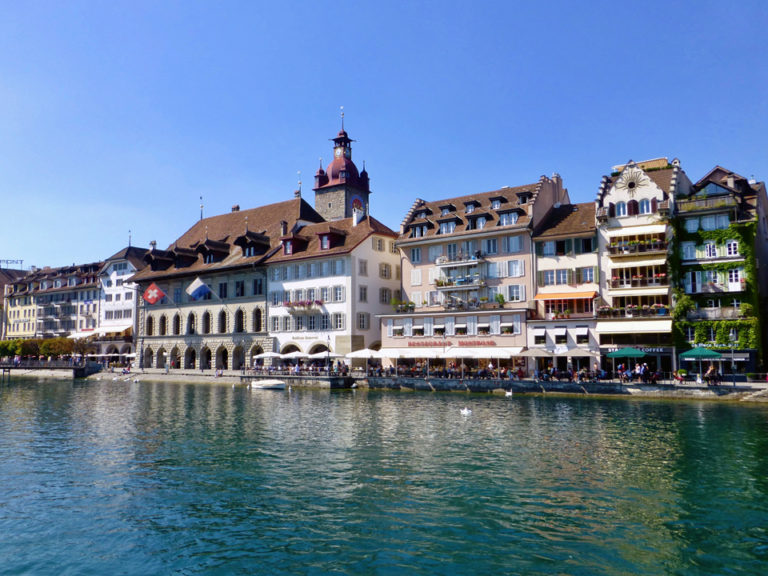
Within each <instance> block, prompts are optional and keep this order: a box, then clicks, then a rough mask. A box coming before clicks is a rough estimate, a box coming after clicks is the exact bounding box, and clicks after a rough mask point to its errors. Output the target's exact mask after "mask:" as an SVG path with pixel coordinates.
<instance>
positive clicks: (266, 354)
mask: <svg viewBox="0 0 768 576" xmlns="http://www.w3.org/2000/svg"><path fill="white" fill-rule="evenodd" d="M282 357H283V355H282V354H280V353H279V352H262V353H261V354H254V355H253V356H251V358H282Z"/></svg>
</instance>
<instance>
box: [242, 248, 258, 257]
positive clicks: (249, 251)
mask: <svg viewBox="0 0 768 576" xmlns="http://www.w3.org/2000/svg"><path fill="white" fill-rule="evenodd" d="M243 256H244V257H245V258H249V257H251V256H256V246H246V247H245V248H244V249H243Z"/></svg>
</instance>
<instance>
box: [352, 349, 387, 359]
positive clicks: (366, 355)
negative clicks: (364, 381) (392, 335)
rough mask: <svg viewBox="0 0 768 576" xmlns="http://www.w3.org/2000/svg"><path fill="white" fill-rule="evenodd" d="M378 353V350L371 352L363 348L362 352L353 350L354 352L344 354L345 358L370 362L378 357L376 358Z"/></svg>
mask: <svg viewBox="0 0 768 576" xmlns="http://www.w3.org/2000/svg"><path fill="white" fill-rule="evenodd" d="M378 353H379V351H378V350H371V349H370V348H363V349H362V350H355V351H354V352H350V353H349V354H346V357H347V358H362V359H365V360H370V359H371V358H379V357H380V356H377V354H378Z"/></svg>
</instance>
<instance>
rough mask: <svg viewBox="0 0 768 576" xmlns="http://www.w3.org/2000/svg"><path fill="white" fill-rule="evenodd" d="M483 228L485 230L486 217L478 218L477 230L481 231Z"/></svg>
mask: <svg viewBox="0 0 768 576" xmlns="http://www.w3.org/2000/svg"><path fill="white" fill-rule="evenodd" d="M482 228H485V216H478V218H477V229H478V230H481V229H482Z"/></svg>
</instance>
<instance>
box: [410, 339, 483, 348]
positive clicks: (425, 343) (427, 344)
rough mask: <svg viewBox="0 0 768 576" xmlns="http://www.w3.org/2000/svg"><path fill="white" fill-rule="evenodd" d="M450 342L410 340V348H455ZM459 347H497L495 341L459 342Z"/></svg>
mask: <svg viewBox="0 0 768 576" xmlns="http://www.w3.org/2000/svg"><path fill="white" fill-rule="evenodd" d="M453 345H454V344H453V342H451V341H450V340H445V341H442V340H417V341H413V340H409V341H408V346H411V347H417V348H430V347H431V348H442V347H443V346H453ZM458 345H459V346H473V347H474V346H496V342H494V341H493V340H459V343H458Z"/></svg>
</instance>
